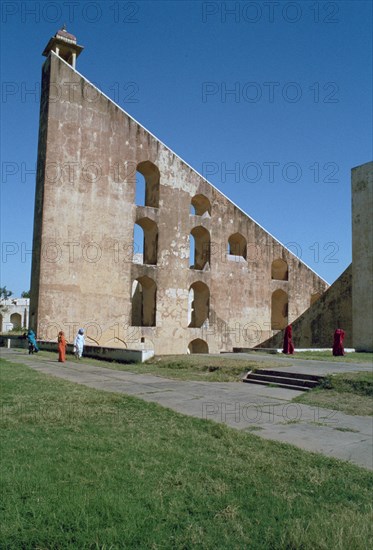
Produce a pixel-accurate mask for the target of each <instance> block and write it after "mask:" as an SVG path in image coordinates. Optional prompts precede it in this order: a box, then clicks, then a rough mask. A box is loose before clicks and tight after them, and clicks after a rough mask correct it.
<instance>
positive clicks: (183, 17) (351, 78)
mask: <svg viewBox="0 0 373 550" xmlns="http://www.w3.org/2000/svg"><path fill="white" fill-rule="evenodd" d="M1 9H2V15H1V27H2V28H1V46H2V48H1V52H2V53H1V65H2V102H1V110H2V134H1V137H2V140H1V154H2V184H1V217H2V222H1V223H2V225H1V241H2V263H1V285H2V286H3V285H6V286H7V288H8V289H11V290H13V292H14V293H15V294H16V295H19V294H20V293H21V292H22V291H23V290H28V289H29V287H30V271H31V255H30V250H31V245H32V232H33V212H34V193H35V173H34V170H35V163H36V155H37V139H38V122H39V120H38V119H39V89H40V87H39V86H40V84H39V83H40V74H41V66H42V63H43V61H44V58H43V57H42V56H41V53H42V51H43V49H44V47H45V45H46V44H47V42H48V40H49V38H50V37H51V36H52V35H54V34H55V32H56V31H57V30H58V29H59V28H61V26H62V25H63V23H66V25H67V30H68V31H70V32H72V33H73V34H75V35H76V36H77V38H78V43H79V44H82V45H84V46H85V50H84V51H83V53H82V54H81V56H80V58H79V59H78V64H77V69H78V71H79V72H81V73H82V74H83V75H84V76H85V77H86V78H88V79H89V80H90V81H92V82H94V83H95V84H96V85H97V86H98V87H99V88H101V89H102V91H103V92H105V93H106V94H107V95H108V96H109V97H111V98H113V99H114V100H115V101H116V102H117V103H118V104H119V105H120V106H121V107H123V108H124V109H125V110H126V111H127V112H128V113H130V114H131V115H132V116H133V117H134V118H135V119H137V120H138V121H139V122H140V123H141V124H142V125H143V126H145V127H146V128H147V129H148V130H149V131H151V132H152V133H153V134H155V135H156V136H157V137H158V138H159V139H160V140H162V141H163V142H164V143H165V144H166V145H167V146H169V147H170V148H171V149H172V150H173V151H175V152H176V153H177V154H178V155H179V156H181V157H182V158H183V159H184V160H185V161H186V162H188V163H189V164H190V165H191V166H192V167H194V168H195V169H196V170H197V171H198V172H200V173H202V174H203V175H205V176H206V177H207V179H209V180H210V181H211V182H212V183H213V184H214V185H215V186H216V187H217V188H218V189H219V190H221V191H222V192H223V193H224V194H225V195H227V196H228V197H229V198H230V199H231V200H233V201H234V202H235V203H236V204H237V205H239V206H240V207H241V208H242V209H243V210H244V211H246V212H247V213H248V214H249V215H250V216H251V217H252V218H253V219H254V220H255V221H257V222H258V223H260V224H261V225H262V226H263V227H264V228H265V229H266V230H268V231H269V232H270V233H272V234H273V235H274V236H275V237H276V238H277V239H278V240H279V241H280V242H282V243H283V244H287V245H288V246H289V248H290V249H291V250H292V251H294V252H296V253H297V254H298V255H300V254H301V258H302V260H303V261H304V262H305V263H306V264H308V265H309V266H310V267H311V268H312V269H314V270H315V271H316V272H317V273H318V274H320V275H321V276H322V277H323V278H324V279H326V280H327V281H328V282H329V283H332V282H333V281H334V280H335V279H336V278H337V277H338V276H339V275H340V274H341V273H342V272H343V271H344V269H345V268H346V267H347V266H348V265H349V263H350V262H351V192H350V170H351V168H352V167H354V166H357V165H359V164H363V163H365V162H368V161H369V160H371V158H372V111H371V109H372V59H371V52H372V43H371V42H372V4H371V2H370V1H366V2H365V1H358V0H355V1H353V2H350V1H342V2H339V1H338V2H315V1H314V0H313V1H307V0H306V1H301V2H281V1H279V2H274V3H269V2H264V1H263V2H261V1H253V2H245V1H241V2H215V1H210V2H202V1H198V0H197V1H185V2H183V1H168V2H163V1H157V2H147V1H136V2H119V1H115V0H113V1H110V2H109V1H108V2H85V1H80V2H69V1H63V2H56V1H55V0H54V1H53V2H48V1H46V2H32V1H29V2H24V1H22V2H16V1H9V2H8V1H3V2H2V4H1Z"/></svg>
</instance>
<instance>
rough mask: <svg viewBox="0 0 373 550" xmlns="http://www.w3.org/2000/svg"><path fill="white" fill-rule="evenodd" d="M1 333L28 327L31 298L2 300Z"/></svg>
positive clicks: (0, 313)
mask: <svg viewBox="0 0 373 550" xmlns="http://www.w3.org/2000/svg"><path fill="white" fill-rule="evenodd" d="M0 304H1V306H3V307H2V308H1V312H0V332H9V331H10V330H12V329H13V328H14V329H15V328H18V329H21V328H24V327H28V319H29V308H30V299H29V298H8V299H7V300H0Z"/></svg>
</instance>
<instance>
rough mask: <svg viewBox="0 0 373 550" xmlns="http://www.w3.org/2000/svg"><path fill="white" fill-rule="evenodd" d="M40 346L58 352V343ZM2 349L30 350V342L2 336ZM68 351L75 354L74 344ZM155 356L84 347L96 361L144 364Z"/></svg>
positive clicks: (127, 350)
mask: <svg viewBox="0 0 373 550" xmlns="http://www.w3.org/2000/svg"><path fill="white" fill-rule="evenodd" d="M37 342H38V346H39V348H40V349H41V350H45V351H54V352H56V354H57V353H58V351H57V342H47V341H45V340H38V341H37ZM0 347H7V348H22V349H27V348H28V342H27V340H26V339H25V338H23V337H22V336H13V335H0ZM66 351H67V353H68V354H73V353H74V346H73V344H67V348H66ZM153 356H154V351H153V350H146V349H144V350H131V349H120V348H104V347H99V346H89V345H88V346H84V353H83V357H91V358H94V359H103V360H105V361H117V362H118V363H143V362H144V361H146V360H147V359H150V358H151V357H153Z"/></svg>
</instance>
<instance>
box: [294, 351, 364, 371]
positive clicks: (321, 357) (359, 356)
mask: <svg viewBox="0 0 373 550" xmlns="http://www.w3.org/2000/svg"><path fill="white" fill-rule="evenodd" d="M295 357H299V359H315V360H316V361H332V362H333V363H341V362H342V363H370V364H371V365H372V368H373V353H365V352H357V351H351V352H349V353H346V355H344V356H343V357H334V355H333V353H332V351H331V350H328V351H297V350H295Z"/></svg>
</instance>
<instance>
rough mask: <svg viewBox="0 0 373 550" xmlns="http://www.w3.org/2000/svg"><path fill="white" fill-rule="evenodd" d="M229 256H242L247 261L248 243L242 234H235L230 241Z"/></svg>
mask: <svg viewBox="0 0 373 550" xmlns="http://www.w3.org/2000/svg"><path fill="white" fill-rule="evenodd" d="M228 255H229V256H241V257H242V258H244V259H245V260H246V255H247V241H246V239H245V237H244V236H243V235H241V233H234V234H233V235H231V236H230V237H229V239H228Z"/></svg>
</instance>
